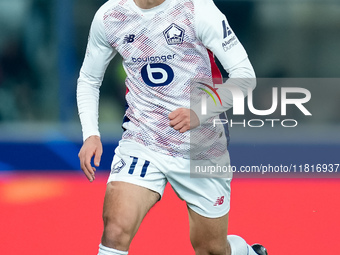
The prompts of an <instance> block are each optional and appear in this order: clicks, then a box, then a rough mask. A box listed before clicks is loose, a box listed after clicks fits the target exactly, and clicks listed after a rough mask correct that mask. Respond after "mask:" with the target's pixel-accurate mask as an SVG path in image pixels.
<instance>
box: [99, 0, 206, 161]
mask: <svg viewBox="0 0 340 255" xmlns="http://www.w3.org/2000/svg"><path fill="white" fill-rule="evenodd" d="M111 2H112V3H115V4H111V5H109V4H107V7H108V8H107V10H106V12H105V14H104V17H103V18H104V27H105V33H106V38H107V40H108V42H109V43H110V45H111V46H112V47H114V48H115V49H116V50H117V51H118V52H119V54H120V55H121V56H122V58H123V66H124V69H125V71H126V73H127V79H126V85H127V88H128V90H129V93H128V94H127V95H126V99H127V102H128V106H129V107H128V109H127V111H126V117H127V118H126V119H129V123H125V124H124V125H125V126H124V127H125V128H126V129H127V131H126V132H125V133H124V135H123V138H125V139H133V140H136V141H138V142H140V143H142V144H144V145H146V146H150V147H151V148H152V149H157V150H161V151H162V150H163V152H165V153H167V154H170V155H180V156H183V154H185V153H187V152H188V150H189V143H190V141H189V135H188V132H186V133H184V134H181V133H179V132H178V131H176V130H174V129H173V128H172V127H170V126H169V119H168V115H169V113H170V112H171V111H173V110H175V109H177V108H179V107H186V108H189V107H190V99H191V95H190V91H191V88H190V86H191V85H192V79H195V78H203V79H206V78H211V64H210V59H209V54H208V51H207V49H206V48H205V47H204V45H203V44H202V43H201V42H200V41H199V40H198V38H197V36H196V27H195V6H194V2H193V0H167V1H165V2H164V3H163V4H161V5H160V6H157V7H155V8H153V9H151V10H149V11H145V10H144V11H143V10H140V9H139V8H138V7H137V6H136V5H135V4H134V2H133V0H123V1H120V2H119V1H117V0H113V1H111ZM109 3H110V1H109ZM155 146H156V148H155Z"/></svg>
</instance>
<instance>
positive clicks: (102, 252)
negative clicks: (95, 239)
mask: <svg viewBox="0 0 340 255" xmlns="http://www.w3.org/2000/svg"><path fill="white" fill-rule="evenodd" d="M127 254H128V252H127V251H118V250H115V249H112V248H109V247H105V246H104V245H102V244H99V253H98V255H127Z"/></svg>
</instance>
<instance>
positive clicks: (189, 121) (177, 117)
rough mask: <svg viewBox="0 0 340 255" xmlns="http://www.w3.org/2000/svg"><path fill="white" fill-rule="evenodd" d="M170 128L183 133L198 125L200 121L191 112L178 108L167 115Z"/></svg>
mask: <svg viewBox="0 0 340 255" xmlns="http://www.w3.org/2000/svg"><path fill="white" fill-rule="evenodd" d="M169 119H170V126H172V127H173V128H174V129H176V130H178V131H179V132H181V133H184V132H186V131H188V130H190V129H194V128H196V127H198V126H199V125H200V121H199V119H198V117H197V115H196V113H195V112H194V111H193V110H190V109H188V108H178V109H176V110H175V111H173V112H171V113H170V114H169Z"/></svg>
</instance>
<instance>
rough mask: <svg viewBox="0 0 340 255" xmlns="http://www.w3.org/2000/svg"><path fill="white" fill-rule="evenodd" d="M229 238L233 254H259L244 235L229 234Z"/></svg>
mask: <svg viewBox="0 0 340 255" xmlns="http://www.w3.org/2000/svg"><path fill="white" fill-rule="evenodd" d="M227 240H228V242H229V244H230V248H231V255H257V253H256V252H255V251H254V250H253V249H252V248H251V246H250V245H248V244H247V243H246V241H244V239H243V238H242V237H239V236H235V235H228V236H227Z"/></svg>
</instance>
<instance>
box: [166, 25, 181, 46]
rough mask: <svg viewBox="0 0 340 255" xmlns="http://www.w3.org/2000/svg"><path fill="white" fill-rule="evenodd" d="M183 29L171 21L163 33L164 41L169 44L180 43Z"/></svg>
mask: <svg viewBox="0 0 340 255" xmlns="http://www.w3.org/2000/svg"><path fill="white" fill-rule="evenodd" d="M184 32H185V30H184V29H183V28H181V27H179V26H177V25H176V24H174V23H172V24H171V25H170V26H169V27H168V28H167V29H165V30H164V32H163V34H164V37H165V40H166V42H167V43H168V44H169V45H175V44H181V43H182V42H183V38H184Z"/></svg>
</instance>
